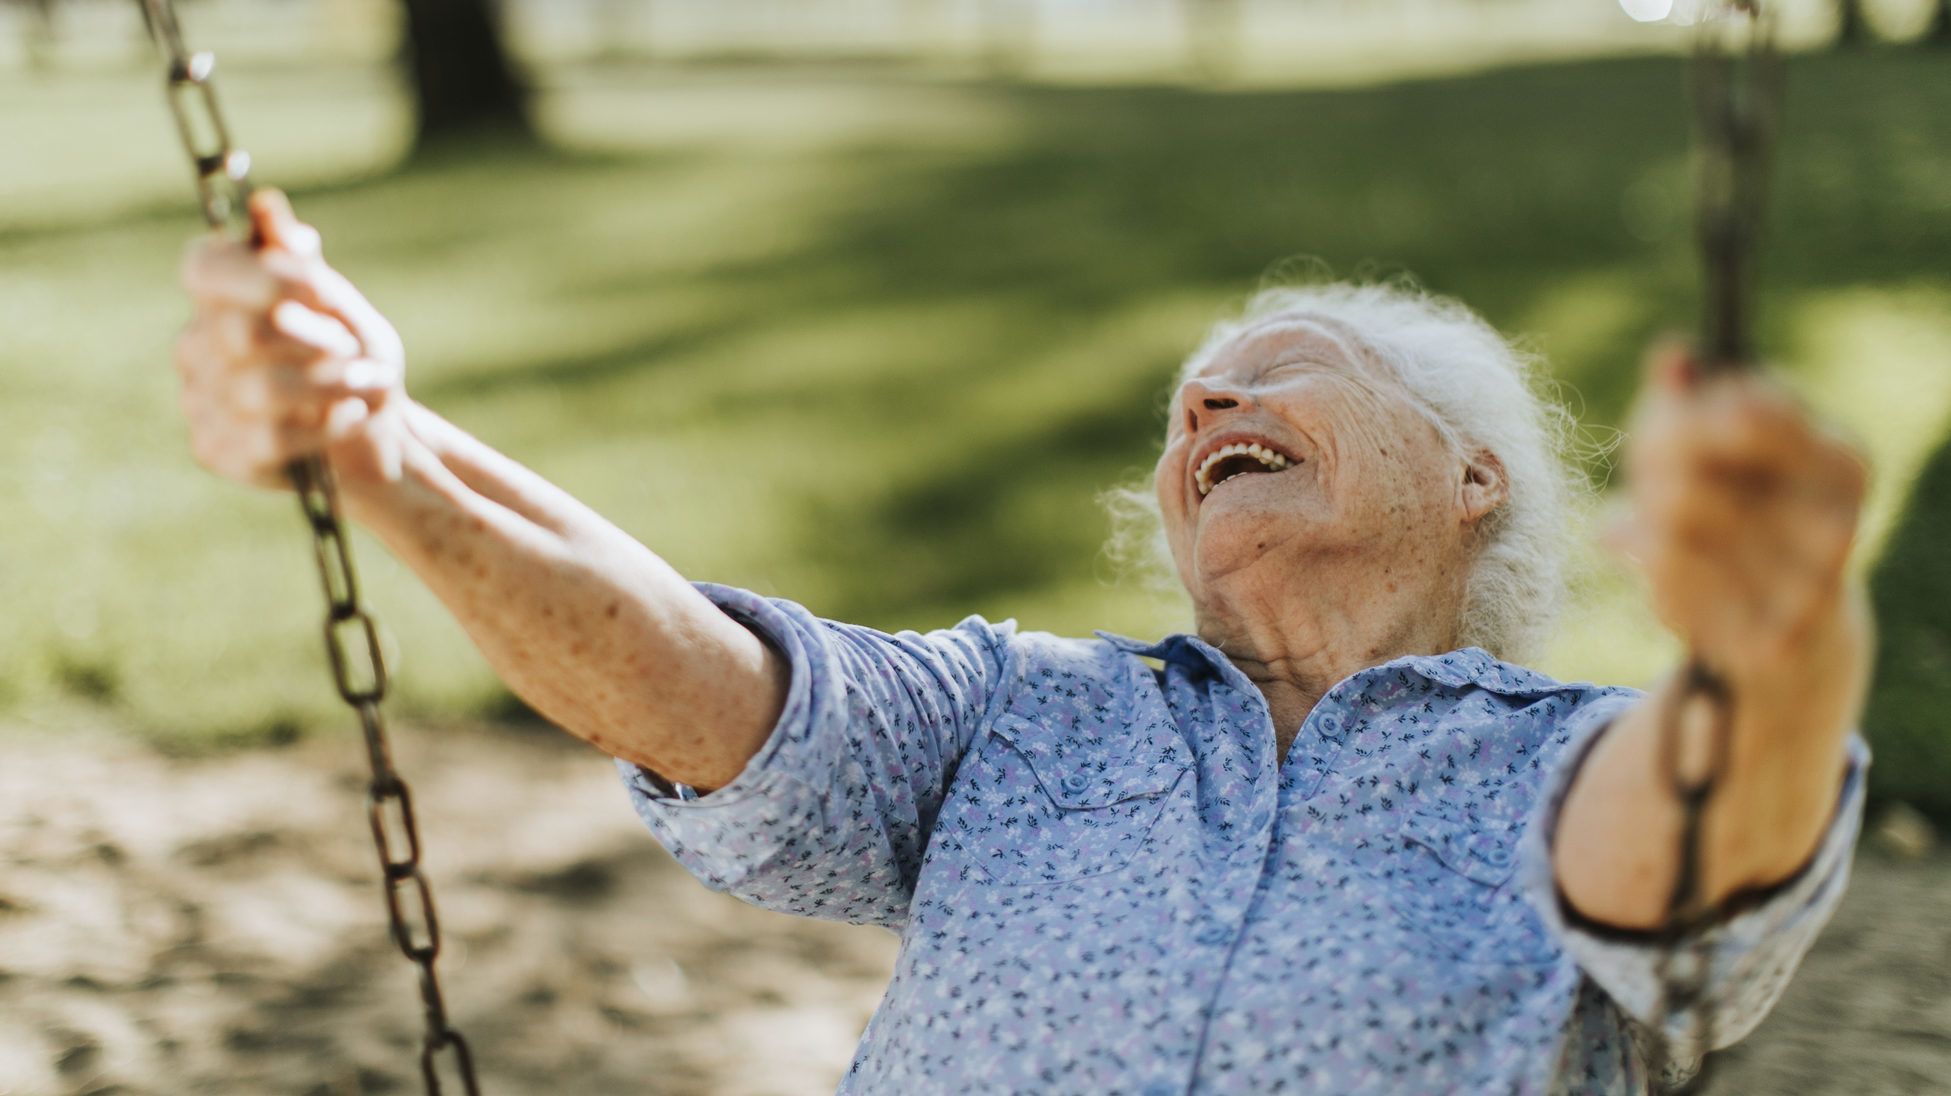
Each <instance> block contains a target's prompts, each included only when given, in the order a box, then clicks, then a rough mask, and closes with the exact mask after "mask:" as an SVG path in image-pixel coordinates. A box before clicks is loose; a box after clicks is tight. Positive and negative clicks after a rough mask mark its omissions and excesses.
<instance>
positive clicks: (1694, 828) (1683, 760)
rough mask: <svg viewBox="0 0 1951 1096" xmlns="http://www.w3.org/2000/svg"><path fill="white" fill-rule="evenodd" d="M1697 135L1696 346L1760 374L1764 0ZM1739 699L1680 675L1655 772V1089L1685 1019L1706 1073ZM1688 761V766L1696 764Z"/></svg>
mask: <svg viewBox="0 0 1951 1096" xmlns="http://www.w3.org/2000/svg"><path fill="white" fill-rule="evenodd" d="M1693 73H1694V110H1695V128H1696V132H1697V143H1696V163H1695V172H1696V178H1695V185H1696V187H1697V192H1696V196H1695V200H1696V205H1697V209H1696V215H1697V218H1698V222H1697V225H1696V229H1697V232H1698V238H1699V244H1700V252H1701V266H1702V275H1703V293H1702V302H1703V308H1702V315H1701V342H1700V346H1699V347H1698V348H1697V349H1698V353H1697V354H1696V361H1697V368H1698V369H1699V370H1700V372H1701V373H1702V374H1703V375H1724V374H1730V373H1736V372H1741V371H1745V370H1749V369H1753V368H1754V363H1755V351H1754V333H1753V309H1754V268H1755V250H1756V246H1757V244H1758V242H1759V239H1760V235H1761V222H1762V215H1763V212H1764V210H1765V208H1766V205H1767V179H1768V166H1769V154H1770V151H1771V149H1772V146H1773V143H1774V135H1775V129H1776V125H1777V121H1778V118H1779V116H1780V113H1781V98H1782V83H1781V58H1780V54H1779V53H1778V52H1777V50H1776V47H1775V39H1774V26H1773V21H1772V16H1771V14H1770V13H1769V12H1766V11H1764V10H1763V9H1762V4H1761V0H1718V2H1712V3H1710V4H1709V5H1708V6H1707V8H1706V10H1704V11H1703V12H1702V19H1701V29H1700V37H1699V42H1698V45H1697V47H1696V51H1695V58H1694V67H1693ZM1733 723H1734V695H1733V692H1732V690H1731V689H1730V687H1729V685H1728V682H1727V680H1726V678H1724V677H1722V676H1721V675H1720V674H1719V673H1717V672H1716V671H1715V670H1714V669H1712V668H1711V667H1710V666H1708V665H1707V664H1706V663H1705V662H1703V661H1702V660H1701V658H1700V656H1699V654H1698V653H1697V652H1695V653H1690V654H1689V655H1688V658H1687V661H1686V664H1685V665H1684V666H1683V667H1682V669H1681V675H1680V679H1679V688H1678V690H1677V692H1676V693H1675V695H1674V698H1673V700H1672V702H1671V706H1670V708H1669V709H1668V711H1667V712H1666V713H1665V718H1664V722H1663V726H1662V728H1661V735H1660V750H1659V756H1660V765H1661V767H1662V768H1663V769H1664V770H1665V772H1666V774H1667V779H1668V783H1669V787H1670V788H1671V789H1672V792H1673V795H1674V798H1675V799H1677V800H1678V801H1679V803H1680V811H1681V822H1680V832H1679V835H1678V838H1677V851H1678V853H1679V856H1678V866H1677V868H1676V870H1675V873H1674V882H1673V890H1672V893H1671V894H1670V895H1669V896H1668V899H1667V908H1666V924H1665V934H1666V949H1665V951H1663V952H1662V954H1661V956H1660V961H1659V963H1658V965H1657V968H1656V975H1657V977H1658V980H1659V983H1660V999H1659V1004H1658V1009H1657V1011H1656V1013H1655V1016H1654V1021H1655V1022H1654V1023H1653V1025H1652V1031H1651V1035H1652V1039H1651V1044H1652V1046H1651V1053H1650V1054H1649V1055H1648V1058H1649V1061H1650V1064H1651V1068H1652V1070H1653V1071H1654V1073H1655V1077H1654V1081H1655V1083H1656V1084H1657V1083H1659V1082H1660V1080H1661V1078H1660V1077H1659V1071H1661V1070H1663V1069H1664V1067H1665V1065H1666V1063H1667V1059H1668V1047H1669V1043H1668V1039H1667V1026H1668V1023H1669V1022H1670V1021H1671V1020H1672V1019H1673V1018H1674V1017H1675V1015H1676V1014H1677V1015H1681V1016H1685V1017H1687V1018H1688V1020H1689V1022H1690V1024H1691V1026H1692V1031H1691V1032H1690V1037H1691V1041H1692V1042H1693V1043H1694V1044H1695V1045H1697V1046H1698V1047H1699V1048H1700V1051H1701V1059H1700V1063H1699V1067H1698V1069H1697V1071H1696V1072H1695V1073H1694V1074H1693V1075H1692V1076H1691V1077H1689V1078H1687V1079H1685V1080H1684V1081H1683V1082H1682V1083H1680V1084H1678V1085H1677V1086H1675V1087H1673V1088H1672V1089H1671V1090H1670V1091H1674V1092H1687V1091H1694V1090H1697V1089H1699V1088H1700V1087H1702V1086H1703V1085H1705V1084H1706V1083H1707V1080H1708V1077H1709V1075H1710V1073H1711V1067H1710V1063H1711V1062H1712V1060H1713V1059H1712V1058H1711V1056H1709V1055H1708V1053H1707V1052H1708V1051H1709V1050H1711V1049H1712V1046H1713V1041H1714V1006H1715V1002H1714V1001H1713V1000H1711V999H1710V994H1709V986H1710V984H1711V982H1712V976H1713V969H1712V967H1713V953H1712V949H1711V947H1710V946H1709V942H1708V940H1707V939H1706V931H1707V929H1708V928H1709V927H1710V926H1711V924H1712V922H1713V919H1714V917H1715V913H1716V911H1715V909H1714V907H1713V904H1712V903H1711V902H1709V901H1708V896H1707V894H1706V892H1705V888H1704V887H1703V883H1704V879H1705V863H1704V859H1705V858H1704V855H1703V853H1704V850H1703V845H1704V844H1705V841H1706V834H1705V819H1706V813H1707V808H1708V806H1709V804H1710V803H1711V802H1712V800H1713V798H1714V795H1715V793H1716V792H1717V791H1718V790H1719V786H1720V782H1721V780H1722V779H1723V778H1724V777H1725V775H1726V771H1727V763H1728V757H1729V752H1730V750H1731V748H1732V742H1731V739H1732V738H1733V732H1734V727H1733ZM1690 725H1698V726H1700V727H1701V730H1703V731H1704V732H1705V733H1704V737H1705V739H1706V741H1705V743H1704V746H1705V750H1704V752H1705V756H1704V757H1698V758H1693V759H1689V758H1688V757H1687V756H1686V754H1687V752H1688V751H1687V750H1686V749H1685V744H1684V743H1683V741H1682V739H1683V738H1684V737H1685V736H1686V729H1687V727H1689V726H1690ZM1690 761H1691V763H1690Z"/></svg>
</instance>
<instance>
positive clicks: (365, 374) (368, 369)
mask: <svg viewBox="0 0 1951 1096" xmlns="http://www.w3.org/2000/svg"><path fill="white" fill-rule="evenodd" d="M385 383H386V371H385V370H384V369H382V368H381V367H380V366H378V365H376V364H374V363H373V362H370V361H367V360H365V359H361V360H359V361H356V362H353V363H352V364H350V365H348V366H346V367H345V386H346V387H347V388H379V387H381V386H382V385H384V384H385Z"/></svg>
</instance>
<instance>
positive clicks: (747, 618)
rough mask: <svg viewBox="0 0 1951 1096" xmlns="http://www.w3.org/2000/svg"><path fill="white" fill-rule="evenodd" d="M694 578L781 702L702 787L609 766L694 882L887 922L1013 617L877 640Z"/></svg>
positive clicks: (988, 691) (809, 910)
mask: <svg viewBox="0 0 1951 1096" xmlns="http://www.w3.org/2000/svg"><path fill="white" fill-rule="evenodd" d="M698 589H699V591H701V592H702V593H704V595H705V596H706V597H708V598H710V599H711V600H712V601H713V602H714V603H715V604H717V605H718V607H719V608H720V609H722V610H724V611H725V612H726V613H727V614H729V615H730V616H732V617H733V618H734V619H736V620H738V621H739V622H740V623H742V624H744V625H745V626H746V627H748V628H750V629H751V630H752V631H753V632H754V633H755V634H757V635H758V636H759V637H760V638H762V639H764V640H765V641H766V642H767V643H769V644H771V645H772V647H773V648H774V649H775V650H776V651H778V652H779V654H780V655H781V656H782V657H783V658H785V660H786V662H787V664H788V666H789V667H790V669H791V677H790V683H789V685H788V687H787V693H786V702H785V706H784V709H783V710H782V711H781V713H780V716H779V722H778V724H777V725H776V726H775V727H774V728H773V730H772V733H771V735H770V736H769V737H768V738H767V739H766V742H765V745H764V746H763V747H762V748H761V749H760V750H759V752H758V753H757V754H755V755H754V756H753V757H752V759H751V760H750V761H748V762H747V763H746V765H745V768H744V770H743V771H741V772H740V773H739V775H738V778H737V779H735V780H733V781H732V782H731V783H730V784H728V785H726V786H725V787H723V788H720V789H718V790H717V791H714V792H711V793H709V794H706V795H695V794H692V793H691V792H690V791H689V789H685V788H681V787H679V788H673V787H672V786H670V785H668V784H665V783H664V782H663V781H662V780H660V779H659V778H658V777H656V776H655V775H654V774H652V773H649V772H647V771H645V770H644V769H642V768H639V767H638V766H636V765H632V764H629V763H627V762H622V761H619V762H618V767H619V769H620V770H621V772H622V774H623V779H624V784H625V786H626V787H627V788H628V789H629V793H630V797H631V800H632V802H633V805H634V806H635V807H636V809H637V813H638V815H639V816H640V817H642V819H643V821H644V824H645V825H646V826H648V827H649V828H650V831H651V833H652V834H653V835H654V836H655V837H656V838H657V840H658V841H659V842H660V843H662V844H663V845H664V847H665V848H666V849H668V850H669V851H670V853H671V855H672V856H674V857H675V858H676V859H677V860H678V862H679V863H681V864H683V865H684V867H685V868H686V869H688V870H689V871H690V872H691V873H692V874H693V875H695V876H697V877H698V879H700V880H701V881H703V882H704V883H705V885H707V886H709V887H711V888H713V889H715V890H721V891H725V892H727V893H730V894H733V895H735V896H737V897H739V898H742V899H744V900H746V901H748V902H751V903H753V904H754V905H758V906H763V907H765V908H767V909H774V910H779V911H781V912H784V913H793V914H799V915H802V916H808V917H819V918H823V919H827V920H835V921H847V922H851V923H855V924H878V925H884V926H887V927H888V928H893V929H899V928H900V927H901V925H902V924H904V923H905V921H906V919H907V911H908V905H909V900H910V898H911V897H912V895H913V892H914V885H915V879H916V876H917V875H918V874H919V871H920V865H921V856H922V853H923V852H924V851H925V850H926V848H927V844H928V836H929V832H930V831H931V830H932V828H933V826H934V820H935V816H936V814H937V813H938V812H939V811H940V809H941V804H942V800H943V797H944V796H945V795H946V793H947V787H948V783H949V781H950V780H951V779H952V778H953V776H954V773H955V768H956V765H957V763H958V762H959V761H960V760H961V757H962V755H963V753H964V752H965V751H966V750H967V749H968V748H969V745H970V742H971V741H972V740H973V738H974V736H975V734H976V732H977V730H978V729H979V728H980V727H982V726H983V725H984V724H985V719H986V716H987V712H988V709H989V707H990V705H991V703H992V701H993V699H994V694H995V692H996V691H997V688H998V684H999V682H1000V681H1001V680H1002V678H1003V673H1004V664H1005V661H1006V656H1007V650H1008V645H1009V642H1010V640H1011V638H1012V636H1013V635H1014V632H1015V625H1014V623H1013V622H1010V621H1004V622H1003V623H1001V624H990V623H989V622H987V621H985V620H983V619H982V618H980V617H970V618H968V619H967V620H964V621H963V622H962V623H961V624H958V625H957V626H955V627H954V628H950V629H945V630H942V631H937V632H930V633H927V634H918V633H914V632H902V633H900V634H898V635H889V634H887V633H884V632H878V631H875V630H873V629H871V628H861V627H856V626H853V625H847V624H840V623H836V622H833V621H827V620H822V619H820V618H818V617H816V616H814V615H813V614H811V613H809V612H807V611H806V610H805V609H804V608H802V607H800V606H798V605H795V604H793V603H792V602H789V601H783V600H778V599H771V598H764V597H760V596H759V595H757V594H753V593H750V592H748V591H745V590H739V589H735V588H732V587H726V586H717V585H712V584H709V583H700V584H698Z"/></svg>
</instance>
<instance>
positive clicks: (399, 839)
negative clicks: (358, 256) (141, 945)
mask: <svg viewBox="0 0 1951 1096" xmlns="http://www.w3.org/2000/svg"><path fill="white" fill-rule="evenodd" d="M139 2H140V4H141V7H142V11H143V17H144V20H145V21H146V22H147V24H148V26H149V32H150V35H151V37H153V38H154V39H155V41H156V45H157V47H158V48H159V49H160V50H161V51H162V53H163V55H164V57H165V59H166V60H167V61H168V64H169V80H168V94H169V103H170V110H171V112H172V113H173V114H174V115H175V118H176V128H177V131H178V133H179V135H180V136H181V137H182V139H183V147H184V149H185V151H187V152H188V153H189V156H190V162H191V165H192V166H193V167H194V169H195V171H196V183H197V194H198V196H199V198H200V199H201V201H202V205H203V217H204V220H205V221H207V222H208V223H209V225H210V227H211V228H213V229H216V230H219V231H227V232H230V233H233V234H235V235H239V236H242V235H245V234H247V233H248V231H249V228H248V225H249V218H248V211H247V209H246V203H247V201H248V199H249V198H250V193H251V181H250V170H251V158H250V154H249V153H246V152H245V151H243V150H242V149H239V148H236V147H235V146H234V145H233V144H232V142H231V139H230V130H229V127H228V126H227V125H226V124H225V122H224V116H223V112H222V110H221V109H220V108H219V106H218V103H217V94H216V89H215V86H214V85H213V84H212V82H211V76H212V74H213V73H214V71H215V69H216V58H215V57H214V56H213V55H211V54H209V53H191V52H190V51H189V50H188V49H186V48H185V46H184V44H183V33H182V27H181V25H180V24H179V23H178V22H177V19H176V10H175V5H174V4H173V3H172V2H171V0H139ZM288 475H289V476H290V479H291V484H292V486H293V488H295V489H296V491H297V494H298V503H299V507H300V508H301V510H302V511H303V513H304V516H305V522H306V524H307V525H308V526H309V527H310V529H311V534H312V548H313V552H314V555H315V556H316V559H317V563H318V574H319V583H320V585H321V586H322V587H323V589H324V591H325V605H326V611H325V651H326V656H327V659H328V661H329V662H330V665H331V670H332V680H333V684H334V685H335V687H336V688H337V689H338V692H339V696H340V698H341V699H343V700H344V701H345V703H346V705H347V706H348V707H350V708H351V709H352V710H353V712H354V713H355V714H357V716H358V718H359V726H360V729H361V731H362V732H363V733H364V736H365V741H366V756H367V760H368V761H369V762H370V763H371V769H372V782H371V783H370V784H369V785H368V786H367V792H366V818H367V822H368V824H369V825H370V827H371V829H372V837H373V846H374V848H375V849H376V850H377V851H378V853H379V865H380V873H381V879H382V883H383V886H384V891H385V896H386V917H387V921H388V923H389V924H390V925H391V926H392V935H393V942H394V944H395V945H397V946H398V947H399V949H400V953H401V954H402V955H404V956H405V957H406V958H407V960H408V961H409V962H411V963H412V964H413V965H414V967H415V969H416V971H417V972H418V974H419V981H420V1001H421V1004H422V1006H423V1008H424V1010H425V1019H426V1033H425V1037H424V1038H423V1040H422V1042H421V1047H420V1074H421V1079H422V1080H423V1081H424V1083H425V1085H426V1090H427V1092H428V1093H429V1094H430V1096H439V1094H440V1092H441V1081H440V1071H441V1066H442V1063H443V1060H451V1066H452V1069H453V1071H454V1072H455V1073H456V1074H458V1076H459V1077H460V1080H461V1085H462V1090H463V1091H464V1092H465V1093H467V1096H479V1093H480V1087H479V1085H478V1083H477V1082H476V1080H475V1075H474V1057H473V1054H472V1053H471V1052H470V1051H469V1049H468V1044H467V1040H466V1039H464V1038H462V1036H461V1033H460V1032H459V1031H458V1030H456V1029H455V1027H454V1025H453V1023H452V1022H451V1021H450V1020H449V1018H448V1015H447V1002H446V998H445V997H444V995H443V994H442V993H441V987H440V976H439V973H438V971H437V970H436V969H435V964H436V962H438V960H439V959H440V920H439V918H438V917H437V916H436V915H435V913H434V896H433V888H432V886H431V885H430V884H429V883H428V882H427V877H426V874H425V873H424V872H423V871H422V870H421V865H420V829H419V826H418V824H417V823H416V822H415V820H414V816H413V795H412V792H411V791H410V790H409V789H408V787H407V784H406V781H405V780H402V779H401V778H400V774H399V772H398V771H397V770H395V769H394V767H393V759H392V751H391V749H390V748H389V747H388V745H387V736H386V721H385V718H384V716H383V714H382V713H381V711H380V703H381V701H383V700H385V699H386V685H387V678H386V659H385V654H384V651H383V649H382V646H381V642H380V635H379V625H378V623H377V622H376V621H374V619H373V616H372V614H371V613H369V612H367V611H366V608H365V606H364V605H363V604H362V603H361V601H360V598H359V580H358V576H357V574H356V572H355V571H354V570H353V563H352V547H351V545H350V544H349V543H348V542H347V540H346V532H345V524H344V522H343V521H342V520H341V519H340V516H339V504H338V493H337V491H336V489H335V486H334V484H333V480H332V469H331V466H330V465H328V464H327V463H326V462H325V460H324V459H323V458H321V457H311V458H308V459H305V460H301V461H297V462H294V463H293V464H292V465H291V467H290V468H289V469H288Z"/></svg>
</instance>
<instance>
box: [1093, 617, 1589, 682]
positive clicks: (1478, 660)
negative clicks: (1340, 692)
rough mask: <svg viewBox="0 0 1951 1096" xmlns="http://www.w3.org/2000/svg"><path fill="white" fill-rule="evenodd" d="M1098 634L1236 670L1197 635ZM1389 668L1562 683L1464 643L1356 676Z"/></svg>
mask: <svg viewBox="0 0 1951 1096" xmlns="http://www.w3.org/2000/svg"><path fill="white" fill-rule="evenodd" d="M1096 634H1097V637H1098V638H1099V639H1102V640H1103V641H1104V642H1106V643H1108V644H1110V645H1111V646H1112V647H1115V648H1116V649H1118V650H1120V651H1123V652H1125V653H1126V654H1129V655H1136V656H1138V657H1140V658H1156V659H1160V660H1162V661H1165V662H1179V663H1186V664H1190V665H1195V666H1207V667H1210V668H1211V669H1213V670H1215V671H1222V672H1223V671H1224V670H1227V669H1232V668H1233V664H1232V663H1231V662H1230V661H1229V660H1228V659H1227V657H1226V656H1225V655H1224V654H1222V653H1221V652H1220V651H1219V649H1218V648H1216V647H1214V646H1213V645H1212V644H1210V643H1207V642H1206V641H1205V640H1203V639H1200V638H1199V637H1198V636H1195V635H1189V634H1186V633H1184V632H1175V633H1173V634H1171V635H1168V636H1166V637H1165V638H1164V639H1161V640H1159V641H1157V642H1156V643H1147V642H1145V641H1144V640H1142V639H1132V638H1131V637H1130V636H1121V635H1118V634H1117V633H1115V632H1106V631H1103V630H1099V631H1098V632H1097V633H1096ZM1385 670H1409V671H1411V672H1413V673H1416V674H1418V675H1420V676H1422V677H1424V678H1427V679H1429V680H1430V681H1434V682H1437V683H1439V684H1442V685H1448V686H1450V687H1451V688H1453V689H1455V688H1462V687H1464V686H1466V685H1475V686H1478V687H1479V688H1483V689H1488V690H1490V691H1491V692H1494V693H1504V694H1508V695H1519V694H1524V693H1543V692H1552V691H1555V690H1557V689H1558V688H1560V687H1561V686H1560V684H1559V682H1557V681H1555V680H1553V679H1552V678H1550V677H1547V676H1545V675H1544V674H1541V673H1538V672H1537V671H1536V670H1530V669H1526V668H1525V667H1523V666H1516V665H1513V664H1511V663H1509V662H1505V661H1502V660H1501V659H1499V658H1497V657H1496V656H1495V655H1493V654H1491V653H1490V652H1489V651H1486V650H1484V649H1483V648H1482V647H1463V648H1460V649H1458V650H1455V651H1450V652H1449V653H1447V654H1440V655H1404V656H1403V657H1401V658H1398V659H1394V660H1391V661H1389V662H1385V663H1383V664H1381V665H1380V666H1371V667H1369V668H1368V669H1366V670H1362V671H1361V672H1360V673H1358V674H1356V675H1355V676H1356V677H1361V676H1363V675H1367V674H1376V673H1380V672H1382V671H1385Z"/></svg>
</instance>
